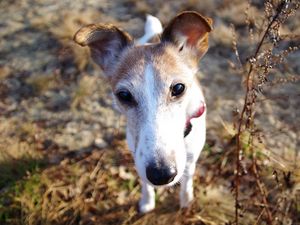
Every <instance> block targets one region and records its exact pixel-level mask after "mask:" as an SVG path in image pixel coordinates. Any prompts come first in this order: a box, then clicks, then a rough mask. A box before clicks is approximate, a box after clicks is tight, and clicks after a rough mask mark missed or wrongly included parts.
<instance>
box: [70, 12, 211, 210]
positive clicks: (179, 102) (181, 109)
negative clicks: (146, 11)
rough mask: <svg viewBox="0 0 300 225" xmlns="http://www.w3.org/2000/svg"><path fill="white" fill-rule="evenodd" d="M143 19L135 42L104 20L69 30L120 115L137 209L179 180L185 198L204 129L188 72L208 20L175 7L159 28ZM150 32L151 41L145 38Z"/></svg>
mask: <svg viewBox="0 0 300 225" xmlns="http://www.w3.org/2000/svg"><path fill="white" fill-rule="evenodd" d="M148 20H149V21H147V22H146V27H145V32H146V34H145V35H144V36H145V37H144V38H141V39H140V40H139V42H135V41H134V40H133V38H132V37H131V36H130V35H129V34H128V33H127V32H125V31H123V30H121V29H120V28H118V27H116V26H114V25H110V24H90V25H86V26H83V27H82V28H81V29H79V30H78V31H77V32H76V34H75V35H74V41H75V42H76V43H77V44H79V45H81V46H88V47H89V49H90V52H91V57H92V59H93V60H94V62H96V64H98V65H99V66H100V67H101V69H102V70H103V72H104V74H105V76H106V78H107V80H108V81H109V83H110V85H111V88H112V91H113V99H114V102H115V104H116V106H117V108H118V110H119V111H120V112H121V113H122V114H124V115H125V117H126V120H127V122H126V123H127V126H126V139H127V143H128V147H129V149H130V150H131V152H132V155H133V157H134V162H135V166H136V170H137V173H138V174H139V176H140V178H141V185H142V195H141V199H140V201H139V211H140V212H141V213H146V212H149V211H151V210H153V209H154V208H155V190H154V188H155V187H160V186H172V185H174V184H176V183H180V185H181V187H180V206H181V207H188V205H189V204H190V203H191V201H192V200H193V175H194V172H195V167H196V161H197V159H198V157H199V155H200V152H201V150H202V148H203V146H204V144H205V136H206V120H205V118H206V105H205V99H204V96H203V92H202V89H201V86H200V84H199V83H198V80H197V78H196V76H195V75H196V73H197V72H198V64H199V60H200V59H201V58H202V56H203V55H204V54H205V53H206V52H207V50H208V34H209V32H210V31H212V20H211V19H210V18H206V17H204V16H202V15H201V14H199V13H197V12H194V11H185V12H182V13H180V14H178V15H177V16H176V17H174V18H173V19H172V20H171V21H170V22H169V24H168V25H167V26H166V28H165V29H164V30H163V29H162V28H161V27H160V26H161V25H160V22H159V21H158V19H157V18H154V17H153V18H151V17H149V18H148ZM147 32H150V34H147ZM151 32H152V34H151ZM156 33H161V34H160V40H159V42H156V43H146V42H147V41H148V40H149V39H151V38H152V37H153V35H154V34H156Z"/></svg>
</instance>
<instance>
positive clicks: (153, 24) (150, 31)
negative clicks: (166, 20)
mask: <svg viewBox="0 0 300 225" xmlns="http://www.w3.org/2000/svg"><path fill="white" fill-rule="evenodd" d="M162 31H163V27H162V25H161V22H160V20H159V19H158V18H156V17H154V16H151V15H147V18H146V23H145V31H144V32H145V33H144V36H143V37H141V38H139V39H138V41H137V44H139V45H144V44H146V43H147V42H148V41H149V40H151V38H153V37H154V36H155V35H159V34H161V33H162Z"/></svg>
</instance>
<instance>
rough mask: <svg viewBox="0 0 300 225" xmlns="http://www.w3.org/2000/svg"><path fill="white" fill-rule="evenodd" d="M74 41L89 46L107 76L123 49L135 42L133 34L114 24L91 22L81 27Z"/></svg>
mask: <svg viewBox="0 0 300 225" xmlns="http://www.w3.org/2000/svg"><path fill="white" fill-rule="evenodd" d="M74 41H75V42H76V43H77V44H79V45H81V46H88V47H89V48H90V50H91V56H92V58H93V60H94V61H95V62H96V63H97V64H98V65H99V66H100V67H101V68H102V70H103V71H104V73H105V74H106V75H107V76H110V75H111V72H112V67H113V66H114V63H116V61H117V60H118V58H119V56H120V54H121V53H122V51H123V50H124V49H125V48H126V47H127V46H130V45H131V44H133V40H132V38H131V36H130V35H129V34H128V33H126V32H124V31H122V30H120V29H119V28H117V27H115V26H113V25H103V24H90V25H86V26H84V27H82V28H80V29H79V30H78V31H77V32H76V33H75V35H74Z"/></svg>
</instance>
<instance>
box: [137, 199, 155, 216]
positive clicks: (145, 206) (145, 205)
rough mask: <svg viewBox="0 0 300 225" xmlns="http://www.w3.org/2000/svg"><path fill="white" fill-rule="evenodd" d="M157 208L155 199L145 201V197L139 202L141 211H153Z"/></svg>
mask: <svg viewBox="0 0 300 225" xmlns="http://www.w3.org/2000/svg"><path fill="white" fill-rule="evenodd" d="M154 208H155V201H151V200H150V201H143V199H141V200H140V202H139V212H140V213H147V212H150V211H152V210H153V209H154Z"/></svg>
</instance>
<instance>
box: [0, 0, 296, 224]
mask: <svg viewBox="0 0 300 225" xmlns="http://www.w3.org/2000/svg"><path fill="white" fill-rule="evenodd" d="M24 2H26V1H24ZM278 2H279V1H272V3H278ZM292 2H293V3H295V1H292ZM3 4H4V3H3ZM78 4H79V3H78ZM99 4H100V3H99ZM103 4H105V3H103ZM107 4H108V6H107V5H104V6H103V8H101V7H102V5H101V7H100V6H99V8H97V7H90V8H89V7H87V9H85V10H81V11H80V10H79V11H76V10H75V11H74V12H73V11H71V10H70V11H67V10H64V13H63V14H62V16H63V19H57V17H56V13H53V12H55V11H52V14H51V13H49V14H45V15H42V13H41V14H39V13H37V15H35V14H34V16H33V18H32V20H31V26H32V27H33V28H34V29H37V31H38V30H39V31H40V30H47V35H51V38H53V39H55V40H57V43H59V44H57V46H56V48H55V49H51V52H50V53H48V52H47V54H54V57H55V58H58V60H57V61H58V62H56V64H54V65H55V68H54V69H49V68H48V67H47V66H46V67H45V68H46V69H44V67H43V68H42V69H41V70H40V71H38V72H37V71H21V72H20V71H16V70H14V67H13V66H11V65H8V66H7V65H5V66H3V65H2V64H0V87H1V90H0V93H1V94H0V98H1V99H0V110H1V113H0V115H1V116H2V115H3V117H1V118H0V133H1V139H0V224H16V225H17V224H18V225H19V224H30V225H36V224H46V225H48V224H82V225H83V224H124V225H125V224H128V225H129V224H135V225H142V224H144V225H148V224H158V225H160V224H161V225H162V224H174V225H175V224H176V225H177V224H211V225H217V224H224V225H225V224H226V225H232V224H236V223H237V222H238V224H267V223H269V224H278V225H279V224H280V225H281V224H300V223H299V221H300V216H299V215H300V204H299V203H300V168H299V165H298V162H299V160H300V158H299V157H300V154H299V151H298V149H297V148H298V147H299V146H298V145H299V140H297V137H294V136H296V135H297V134H298V133H299V127H297V125H295V124H291V122H290V120H289V119H288V118H289V117H290V118H293V119H294V120H295V115H296V116H297V115H299V114H297V109H298V108H297V105H296V106H295V105H294V106H291V105H288V107H289V108H288V109H287V112H285V114H279V113H280V112H281V111H280V112H277V111H276V110H278V109H280V110H282V109H281V105H282V104H287V102H289V100H291V99H292V100H293V99H296V98H298V97H299V93H298V92H297V91H298V90H299V89H297V88H294V87H295V86H297V85H298V84H299V75H298V74H297V71H299V69H297V68H299V63H298V62H297V61H298V60H297V57H296V56H297V52H298V50H297V49H291V50H289V47H290V46H292V45H293V46H294V45H299V35H298V33H299V13H298V11H297V13H296V15H293V16H291V17H290V18H289V20H288V21H287V22H286V23H285V24H281V26H280V28H279V31H280V34H281V36H282V38H283V40H282V41H281V42H280V43H279V48H278V49H277V50H274V52H272V54H270V53H269V52H268V49H270V48H271V47H272V46H273V44H274V43H273V44H272V39H266V40H265V41H264V43H263V44H264V45H263V48H262V52H263V53H264V54H258V55H257V57H254V55H253V54H252V53H253V51H254V50H255V46H257V42H258V41H259V40H261V37H262V34H263V31H264V30H265V28H266V26H267V24H268V23H267V21H266V20H265V19H264V18H265V17H264V12H263V11H264V10H263V4H262V3H261V2H259V1H253V4H249V2H248V1H238V0H235V1H227V0H226V1H217V0H211V1H210V0H209V1H194V0H189V1H177V2H174V3H168V4H162V2H161V1H159V0H156V1H153V3H152V2H151V4H150V3H149V2H147V1H144V2H141V1H139V2H137V1H133V0H128V1H120V2H119V1H118V3H115V2H110V3H107ZM9 5H10V3H7V4H6V5H5V4H4V6H5V7H8V6H9ZM115 6H117V7H115ZM49 7H52V6H49ZM54 7H55V5H54ZM183 9H189V10H191V9H193V10H198V11H200V12H202V13H204V14H206V15H208V16H210V17H213V18H214V21H215V28H214V33H213V34H212V41H211V49H210V51H209V52H208V55H207V56H206V57H208V58H206V59H209V60H208V61H209V63H207V64H211V65H212V66H210V65H205V62H207V61H205V58H204V63H203V64H201V66H203V68H204V69H206V71H205V72H206V73H207V74H206V75H205V76H207V77H208V78H207V77H205V76H204V77H203V84H204V85H205V84H207V86H208V87H205V91H206V92H207V93H208V94H207V95H206V97H207V99H208V107H211V108H209V110H210V111H209V112H210V113H209V114H210V115H209V119H208V126H209V129H208V138H207V144H206V146H205V149H204V150H203V153H202V155H201V157H200V159H199V162H198V165H197V171H196V174H195V178H194V181H195V196H196V198H195V201H194V202H193V204H192V205H191V206H190V207H189V208H188V209H185V210H181V209H180V208H179V201H178V189H179V187H178V186H176V187H173V188H169V189H158V191H157V196H156V200H157V207H156V209H155V210H154V211H153V212H150V213H148V214H145V215H140V214H138V212H137V203H138V200H139V197H140V184H139V180H138V178H137V174H136V172H135V169H134V164H133V160H132V156H131V155H130V153H129V151H128V149H127V145H126V143H125V140H124V139H125V138H124V130H123V129H122V128H120V127H119V125H118V124H114V126H113V127H110V126H108V125H107V124H106V123H105V122H106V120H107V121H108V120H110V119H111V118H110V116H112V117H114V116H113V115H109V114H110V113H111V111H105V110H104V107H110V105H109V104H110V103H109V101H105V99H107V98H108V97H107V92H108V91H107V90H108V87H107V83H105V82H104V81H103V80H102V79H99V77H97V76H95V75H98V74H101V71H99V69H96V67H95V66H94V65H93V64H92V63H90V59H89V57H88V55H89V52H88V51H87V50H86V49H84V48H81V47H78V46H77V45H75V44H74V43H73V41H72V38H73V35H74V33H75V31H76V30H77V29H78V28H79V27H80V26H81V25H83V24H87V23H91V22H110V23H115V24H121V25H123V27H124V26H126V27H127V28H128V29H129V30H130V31H133V32H134V33H135V34H139V33H140V32H141V30H142V26H141V24H142V22H141V21H142V19H143V18H142V15H144V13H152V14H155V15H158V16H159V17H160V18H161V19H162V20H163V21H164V22H166V21H168V20H169V19H170V17H171V14H172V15H175V14H176V12H177V11H181V10H183ZM57 10H58V9H57ZM131 14H133V15H131ZM24 24H25V23H24ZM18 26H20V24H19V23H18ZM32 27H30V29H33V28H32ZM12 29H13V28H12ZM30 29H29V30H30ZM233 31H234V32H233ZM24 32H26V29H24ZM7 33H9V32H7ZM290 33H293V34H294V35H293V36H291V35H290ZM37 34H38V33H36V35H37ZM34 35H35V34H34ZM297 35H298V36H297ZM22 38H23V36H22ZM49 38H50V37H49ZM297 38H298V39H297ZM4 39H6V37H4V38H3V40H4ZM233 40H235V43H232V41H233ZM55 43H56V42H55ZM232 44H233V49H232ZM16 46H19V45H16ZM2 47H6V46H2ZM21 47H22V46H21ZM51 47H52V46H49V48H51ZM12 48H13V47H12ZM36 50H37V51H39V50H40V49H39V48H37V49H36ZM25 52H26V51H25ZM29 53H30V52H29ZM273 53H274V54H273ZM26 54H28V52H26ZM293 54H295V55H296V56H295V57H294V58H293V57H290V56H293ZM1 55H2V54H1ZM29 55H30V54H29ZM298 55H299V54H298ZM236 56H239V59H237V58H236ZM266 56H270V57H271V58H270V59H271V60H270V61H272V62H276V63H277V64H280V66H278V67H275V66H274V67H273V68H272V69H270V70H269V71H268V72H269V73H268V74H270V76H269V75H268V76H269V77H268V81H267V82H266V83H264V85H263V86H262V88H263V91H264V92H263V93H264V94H262V93H260V94H258V98H257V101H256V103H255V106H253V108H251V109H252V111H251V112H249V107H247V108H246V109H245V112H246V113H245V115H246V116H245V118H244V119H239V118H240V116H241V114H240V112H239V110H237V109H236V108H239V107H243V101H242V99H241V98H242V95H243V94H244V92H243V89H242V88H243V87H247V86H249V84H250V86H251V87H257V86H258V85H260V87H261V84H262V83H261V82H262V81H263V79H262V77H261V76H257V75H261V74H263V75H266V74H267V73H265V71H264V69H265V68H264V65H266V62H265V61H264V60H263V59H264V57H266ZM281 56H284V57H281ZM253 57H254V58H256V62H257V63H258V62H259V63H258V64H256V65H255V69H254V70H253V76H251V77H250V78H249V79H248V83H247V77H246V76H245V71H247V70H249V68H250V65H251V62H249V59H253ZM289 57H290V58H289ZM43 60H46V61H47V60H48V59H46V58H45V59H43ZM41 61H42V59H41ZM1 62H2V61H1ZM8 62H9V60H7V64H8ZM32 63H33V62H32ZM242 65H244V67H242ZM50 68H51V67H50ZM44 70H45V71H44ZM41 74H42V75H41ZM285 74H287V76H285ZM209 76H211V77H209ZM214 77H215V78H214ZM205 79H206V80H205ZM24 80H25V82H24V83H22V82H23V81H24ZM16 81H20V85H19V86H17V87H18V88H19V89H21V88H22V85H23V84H27V85H29V86H30V87H32V88H33V90H34V92H33V93H34V96H27V98H28V99H24V98H22V94H20V95H21V96H17V97H16V99H17V100H16V101H15V102H16V104H17V105H16V107H15V109H12V110H6V107H7V106H10V104H11V102H13V100H14V98H15V94H18V93H14V92H17V91H18V89H16V90H15V89H13V92H9V91H6V90H9V88H10V85H14V84H16V83H17V82H16ZM21 81H22V82H21ZM297 82H298V83H297ZM293 83H296V84H294V85H295V86H288V85H293ZM214 85H215V86H214ZM285 85H286V86H285ZM214 87H216V88H214ZM289 87H293V88H292V89H291V90H292V91H294V92H293V93H291V90H290V89H289ZM277 88H278V89H279V88H282V92H279V93H280V94H281V95H282V96H280V97H281V98H277V97H276V96H278V94H277V95H272V93H273V92H275V93H277V92H276V90H277ZM210 89H212V90H210ZM232 89H234V91H233V92H232ZM250 89H251V88H250ZM59 90H62V91H63V92H64V94H65V95H66V96H67V97H68V99H70V107H61V108H62V109H61V110H60V111H59V110H55V109H52V111H51V112H50V111H49V110H47V108H46V109H45V107H44V105H46V106H47V103H49V102H48V101H49V99H48V98H50V97H49V96H51V94H53V93H54V94H57V93H58V92H59ZM251 90H252V89H251ZM231 92H232V93H233V95H229V94H228V93H231ZM49 93H50V94H49ZM268 93H269V95H268ZM215 95H216V96H215ZM283 95H284V96H283ZM285 95H287V96H288V98H285ZM58 96H59V94H58ZM230 98H231V99H230ZM250 99H252V98H250ZM62 102H63V104H68V103H66V101H62ZM95 102H96V103H99V105H100V106H99V107H98V108H97V107H95V109H97V112H96V113H94V114H95V115H94V114H93V113H91V112H90V111H87V110H86V109H87V108H88V107H87V106H88V105H89V104H90V103H95ZM295 102H296V103H298V101H295ZM296 103H293V104H296ZM101 104H102V105H101ZM96 106H97V104H96ZM246 106H247V104H246ZM52 108H53V107H52ZM90 108H92V107H90ZM99 108H100V109H99ZM2 109H3V110H2ZM31 109H36V111H34V112H32V111H31ZM39 110H40V111H41V112H40V115H39V116H38V119H36V118H34V116H33V115H36V114H38V113H39ZM226 110H228V112H224V111H226ZM247 110H248V111H247ZM2 111H3V112H2ZM91 111H92V110H91ZM229 111H230V112H229ZM231 111H233V112H231ZM101 115H102V117H105V118H104V119H103V118H101V120H100V119H99V117H101ZM249 115H250V118H251V116H253V118H254V119H255V121H256V122H257V124H256V123H255V129H254V128H253V126H245V127H244V124H243V129H242V130H241V132H240V135H239V144H238V148H237V139H236V134H237V127H238V123H239V122H241V121H242V122H245V124H248V125H249V124H251V123H249V122H247V118H249ZM103 121H104V122H103ZM113 121H115V120H113ZM233 121H235V122H233ZM269 121H271V122H269ZM295 121H298V120H295ZM69 122H73V124H75V125H76V126H75V127H78V128H76V129H75V128H74V131H73V130H72V132H73V133H74V136H76V135H75V134H79V135H80V134H83V133H81V131H82V130H83V129H84V131H89V130H88V128H89V129H91V130H92V129H94V127H97V126H100V128H99V129H98V130H97V129H96V130H97V131H98V134H99V137H100V138H102V139H105V141H106V142H107V143H106V144H105V145H103V146H105V147H104V148H101V149H99V148H98V147H97V146H95V145H94V144H93V143H94V142H93V141H91V143H92V144H89V146H85V147H83V148H81V149H73V148H72V149H71V148H70V147H67V146H69V145H64V143H63V142H64V140H69V139H64V138H65V137H66V136H67V137H70V134H69V133H68V134H65V133H64V132H65V130H67V129H65V128H66V127H68V125H69ZM110 123H116V122H110ZM82 124H83V125H82ZM270 124H271V125H270ZM81 125H82V126H81ZM110 134H114V135H113V136H111V135H110ZM68 135H69V136H68ZM94 135H95V134H94V133H92V134H91V135H90V137H92V138H93V137H94ZM293 135H294V136H293ZM282 136H283V138H282ZM290 136H292V138H291V139H288V138H290ZM57 137H61V139H60V140H61V141H60V142H58V141H57ZM285 139H287V140H293V141H295V142H297V143H298V145H297V143H296V144H294V145H292V144H290V143H288V144H290V145H288V144H287V143H286V140H285ZM70 140H74V139H70ZM76 140H77V139H76ZM79 140H80V139H79ZM249 140H250V141H249ZM77 141H78V140H77ZM279 142H282V143H283V144H284V145H285V146H283V147H282V149H281V148H280V147H278V146H282V145H280V144H281V143H279ZM74 143H77V142H75V141H74ZM274 146H275V147H274ZM237 149H238V150H241V151H240V152H241V153H242V154H240V152H239V154H238V160H237V154H236V152H237V151H236V150H237ZM236 163H239V164H238V165H239V168H238V170H237V168H236V165H237V164H236ZM253 165H255V166H253ZM237 171H238V172H237ZM237 174H238V175H239V177H238V179H239V185H238V188H237V182H236V181H237V180H236V177H237V176H236V175H237ZM237 189H238V192H239V195H238V198H236V196H235V194H236V191H237ZM236 203H238V204H236ZM236 206H238V208H237V210H236ZM236 212H237V213H238V215H236ZM268 214H270V215H271V217H270V216H269V215H268ZM237 217H238V219H237ZM270 218H271V219H270ZM270 221H271V222H270Z"/></svg>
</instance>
